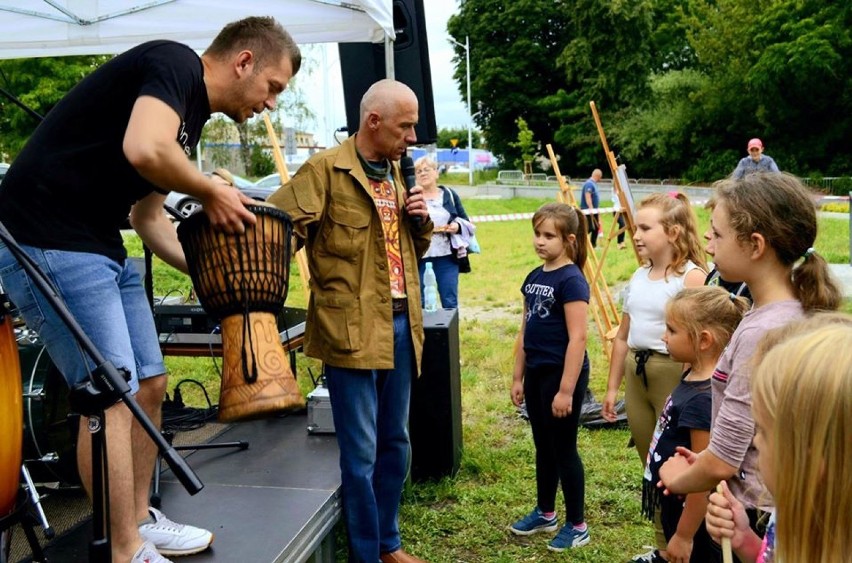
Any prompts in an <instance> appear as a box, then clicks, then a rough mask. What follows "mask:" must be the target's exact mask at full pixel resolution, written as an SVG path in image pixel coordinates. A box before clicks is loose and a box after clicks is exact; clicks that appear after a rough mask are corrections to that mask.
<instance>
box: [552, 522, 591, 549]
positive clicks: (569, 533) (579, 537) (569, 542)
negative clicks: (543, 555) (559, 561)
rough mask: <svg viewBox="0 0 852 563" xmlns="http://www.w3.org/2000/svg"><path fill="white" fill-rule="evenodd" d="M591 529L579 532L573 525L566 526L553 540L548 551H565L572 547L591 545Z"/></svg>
mask: <svg viewBox="0 0 852 563" xmlns="http://www.w3.org/2000/svg"><path fill="white" fill-rule="evenodd" d="M589 539H590V538H589V529H588V528H586V529H585V530H583V531H582V532H581V531H580V530H577V529H575V528H574V526H572V525H571V524H565V525H564V526H562V529H561V530H559V533H558V534H556V537H555V538H553V539H552V540H551V541H550V543H549V544H547V549H549V550H550V551H565V550H566V549H568V548H571V547H580V546H583V545H586V544H587V543H589Z"/></svg>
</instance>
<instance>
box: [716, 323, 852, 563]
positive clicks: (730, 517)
mask: <svg viewBox="0 0 852 563" xmlns="http://www.w3.org/2000/svg"><path fill="white" fill-rule="evenodd" d="M775 332H776V333H778V334H771V335H769V336H768V337H767V339H768V342H764V344H765V346H764V347H767V348H769V350H768V352H767V353H766V355H765V357H764V358H763V359H762V361H760V362H759V364H758V365H757V367H756V368H755V371H754V375H753V377H752V381H751V392H752V412H753V414H754V420H755V424H756V429H757V433H756V435H755V439H754V441H755V445H756V447H757V449H758V451H759V453H758V465H759V468H760V474H761V476H762V478H763V481H764V483H765V484H766V487H767V489H768V491H769V492H770V493H771V494H772V496H773V498H774V500H775V511H774V514H773V519H772V521H771V523H770V526H769V530H768V531H767V533H766V536H765V537H764V539H763V541H761V539H760V538H759V537H758V536H757V535H756V534H755V533H754V532H753V531H752V530H751V528H750V527H749V525H748V518H747V516H746V514H745V510H744V507H743V505H742V503H740V502H739V501H738V500H737V499H736V498H735V497H734V496H733V495H732V494H731V492H730V489H728V488H727V487H726V486H725V485H724V484H723V487H722V488H723V492H722V493H721V494H718V493H714V494H713V495H711V496H710V506H709V509H708V513H707V529H708V531H709V532H710V534H711V535H712V536H713V537H714V538H716V539H717V540H721V538H722V537H727V538H731V545H732V547H733V548H734V551H735V552H736V554H737V556H738V557H739V558H740V559H741V560H742V561H747V562H752V561H757V562H760V563H770V562H774V563H792V562H795V561H807V562H808V563H841V562H845V561H849V551H850V546H852V511H850V510H849V507H850V506H852V487H849V473H848V467H849V464H850V463H852V317H850V316H849V315H844V314H840V313H825V314H817V315H815V316H814V317H813V318H811V319H808V320H807V321H805V322H803V323H793V326H792V328H791V329H789V330H784V329H782V330H780V331H775ZM775 340H780V343H778V344H777V345H776V346H774V347H772V344H773V342H774V341H775ZM759 354H760V352H758V353H756V354H755V355H756V356H757V355H759Z"/></svg>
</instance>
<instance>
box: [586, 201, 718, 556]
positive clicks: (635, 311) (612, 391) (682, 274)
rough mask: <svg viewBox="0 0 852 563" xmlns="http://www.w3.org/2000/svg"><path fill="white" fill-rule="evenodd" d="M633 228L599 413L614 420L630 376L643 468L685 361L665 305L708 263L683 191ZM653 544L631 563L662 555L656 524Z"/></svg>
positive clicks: (655, 204)
mask: <svg viewBox="0 0 852 563" xmlns="http://www.w3.org/2000/svg"><path fill="white" fill-rule="evenodd" d="M635 223H636V233H635V234H634V235H633V240H634V242H635V243H636V250H637V251H638V253H639V256H640V258H642V260H643V264H642V266H640V267H639V268H638V269H637V270H636V272H635V273H634V274H633V277H632V278H631V279H630V282H629V283H628V285H627V288H626V289H625V290H624V293H623V305H622V317H621V323H620V325H619V327H618V333H617V334H616V336H615V340H614V341H613V346H612V357H611V359H610V367H609V381H608V383H607V393H606V398H605V399H604V403H603V408H602V415H603V417H604V418H605V419H607V420H610V421H613V422H614V421H615V420H616V412H615V403H616V399H617V397H618V391H619V388H620V387H621V382H622V380H623V379H624V378H625V376H626V377H627V384H626V391H625V402H626V410H627V423H628V425H629V427H630V434H631V437H632V438H633V443H634V444H635V445H636V452H637V453H638V454H639V460H640V462H641V463H642V464H643V465H644V463H645V461H646V459H647V457H648V448H649V446H650V444H651V436H652V435H653V433H654V427H655V425H656V423H657V418H658V417H659V416H660V412H661V411H662V410H663V405H664V404H665V402H666V399H667V398H668V396H669V395H670V394H671V392H672V390H673V389H674V388H675V386H677V384H678V383H680V378H681V374H682V371H683V365H682V363H681V362H679V361H676V360H673V359H672V358H671V357H670V356H669V354H668V351H667V350H666V344H665V342H663V333H664V332H665V308H666V303H667V302H668V300H669V299H670V298H671V297H672V296H674V295H675V294H676V293H677V292H678V291H680V290H681V289H683V288H685V287H699V286H702V285H703V284H704V279H705V278H706V277H707V272H706V270H707V266H706V263H705V261H704V260H705V259H704V256H705V254H704V250H703V249H702V248H701V242H700V239H699V236H698V227H697V221H696V219H695V213H694V212H693V210H692V206H691V205H690V202H689V198H687V197H686V195H685V194H682V193H678V192H669V193H655V194H651V195H649V196H647V197H645V198H644V199H643V200H642V201H641V202H640V204H639V207H638V209H637V211H636V217H635ZM656 540H657V541H656V543H657V549H658V550H659V551H660V552H662V553H659V554H657V553H654V552H651V553H648V554H643V555H640V556H636V557H635V558H634V559H633V561H637V562H642V561H654V560H655V559H654V558H655V557H657V558H658V559H660V558H663V557H664V552H665V545H666V542H665V536H664V534H663V530H662V526H661V525H660V523H659V522H657V525H656Z"/></svg>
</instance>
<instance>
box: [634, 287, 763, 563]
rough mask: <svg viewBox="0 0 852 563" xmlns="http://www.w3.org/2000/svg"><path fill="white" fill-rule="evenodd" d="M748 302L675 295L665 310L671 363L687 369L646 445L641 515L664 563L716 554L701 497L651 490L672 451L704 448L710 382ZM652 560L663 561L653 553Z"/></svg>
mask: <svg viewBox="0 0 852 563" xmlns="http://www.w3.org/2000/svg"><path fill="white" fill-rule="evenodd" d="M749 303H750V302H749V301H748V300H747V299H746V298H744V297H737V296H735V295H734V294H733V293H729V292H728V291H727V290H726V289H724V288H722V287H719V286H704V287H693V288H686V289H682V290H680V291H679V292H678V293H676V294H675V296H674V297H672V298H671V299H670V300H669V302H668V303H667V304H666V332H665V334H664V335H663V342H665V343H666V348H667V349H668V352H669V355H670V356H671V358H672V359H673V360H676V361H678V362H683V363H685V364H688V365H689V369H687V370H686V371H685V372H684V374H683V379H682V380H681V382H680V384H679V385H678V386H677V387H675V388H674V391H672V394H671V395H669V398H668V399H667V400H666V402H665V405H664V406H663V410H662V412H661V413H660V418H659V419H658V420H657V427H656V429H655V430H654V435H653V437H652V439H651V447H650V449H649V450H648V459H647V461H646V463H645V475H644V479H643V481H642V512H643V513H644V514H645V516H647V517H648V519H650V520H653V519H654V512H655V511H656V508H657V507H658V506H659V507H660V519H661V521H662V526H663V533H664V534H665V536H666V541H667V542H668V546H667V549H666V555H667V557H668V560H669V561H689V562H690V563H700V562H714V561H717V560H718V559H717V557H718V555H717V554H718V551H717V548H715V547H714V545H713V544H714V542H713V541H712V540H711V539H710V536H709V535H708V534H707V530H706V529H705V528H704V513H705V512H706V510H707V493H706V492H701V493H694V494H691V495H687V496H686V499H684V498H683V497H679V496H677V495H670V496H664V495H663V494H662V490H661V489H658V488H657V482H658V481H659V480H660V475H659V470H660V466H661V465H662V464H663V463H665V461H666V460H667V459H669V458H670V457H671V456H673V455H674V454H675V452H676V450H677V448H678V447H683V448H688V449H690V450H691V451H694V452H698V451H701V450H703V449H705V448H706V447H707V444H708V443H709V442H710V418H711V416H710V413H711V396H710V377H711V376H712V375H713V370H714V369H715V367H716V362H717V361H718V360H719V356H720V355H721V354H722V351H723V350H724V349H725V346H727V345H728V341H729V340H730V339H731V335H732V334H733V333H734V330H735V329H736V328H737V325H739V324H740V321H741V320H742V318H743V315H744V314H745V313H746V311H747V310H748V308H749ZM653 557H654V560H660V561H665V560H666V559H663V558H662V556H660V555H658V554H657V553H656V552H655V553H654V556H653Z"/></svg>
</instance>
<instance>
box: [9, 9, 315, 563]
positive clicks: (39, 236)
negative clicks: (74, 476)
mask: <svg viewBox="0 0 852 563" xmlns="http://www.w3.org/2000/svg"><path fill="white" fill-rule="evenodd" d="M300 64H301V54H300V52H299V48H298V46H297V45H296V44H295V43H294V42H293V39H292V38H291V37H290V35H289V34H288V33H287V32H286V31H285V30H284V29H283V28H282V27H281V26H280V25H279V24H278V23H277V22H276V21H275V20H274V19H272V18H265V17H250V18H246V19H243V20H240V21H237V22H233V23H230V24H228V25H227V26H225V28H223V29H222V31H221V32H220V33H219V35H218V36H217V37H216V38H215V39H214V41H213V43H212V44H211V45H210V47H209V48H208V49H207V50H206V51H205V52H204V54H203V55H201V56H200V57H199V56H198V55H197V54H196V53H195V52H194V51H192V50H191V49H190V48H189V47H187V46H185V45H181V44H179V43H174V42H171V41H151V42H148V43H144V44H142V45H139V46H137V47H134V48H132V49H130V50H128V51H127V52H125V53H123V54H121V55H118V56H116V57H115V58H113V59H112V60H110V61H109V62H107V63H105V64H104V65H102V66H101V67H100V68H98V69H97V70H95V71H94V72H93V73H91V74H90V75H89V76H87V77H86V78H84V79H83V80H82V81H81V82H80V83H79V84H78V85H77V86H75V87H74V88H73V89H72V90H71V91H70V92H68V94H67V95H66V96H65V97H64V98H63V99H62V100H60V102H59V103H58V104H57V105H56V106H55V107H54V108H53V109H52V110H51V111H50V112H49V113H48V114H47V116H46V118H45V119H44V121H43V122H42V123H41V125H40V126H39V127H38V128H37V129H36V131H35V132H34V133H33V135H32V136H31V138H30V140H29V141H28V143H27V144H26V146H25V147H24V148H23V150H22V151H21V153H20V154H19V155H18V157H17V158H16V159H15V160H14V162H13V163H12V166H11V168H10V169H9V172H8V174H7V176H6V177H5V179H4V181H3V187H2V190H0V221H2V223H3V224H4V225H5V227H6V228H7V229H8V231H9V233H10V234H11V235H12V237H13V238H14V239H15V241H16V242H17V243H18V244H20V245H21V247H22V249H23V250H24V251H25V252H26V253H27V254H28V255H29V256H30V257H32V259H33V260H34V261H35V263H36V264H38V265H39V266H40V269H41V270H42V271H43V272H45V273H46V274H48V277H49V278H50V279H51V281H52V282H53V284H54V285H55V287H56V288H57V292H58V294H59V295H60V296H61V297H62V299H63V300H64V302H65V303H66V305H67V307H68V309H69V311H70V313H71V314H72V316H73V317H74V318H75V320H76V321H77V323H78V324H79V325H80V327H81V328H82V329H83V332H85V333H86V335H87V336H88V337H89V339H90V340H91V341H92V343H93V344H94V346H95V348H96V349H97V350H98V351H99V352H100V353H101V354H102V355H103V356H104V357H105V358H106V359H107V360H108V361H109V362H111V363H112V364H113V365H114V366H115V367H116V368H118V369H120V370H126V371H127V372H128V373H129V374H130V388H131V392H132V393H135V398H136V402H137V403H138V404H139V406H140V407H142V409H143V410H144V411H145V412H146V414H147V415H148V416H149V417H150V418H151V420H152V421H153V422H154V423H155V424H156V425H159V422H160V416H161V405H162V401H163V398H164V395H165V390H166V377H165V365H164V364H163V358H162V354H161V353H160V348H159V342H158V335H157V333H156V330H155V328H154V323H153V317H152V315H151V310H150V306H149V304H148V301H147V297H146V295H145V292H144V290H143V288H142V283H141V279H140V276H139V274H138V273H137V272H136V271H135V270H134V266H133V265H132V264H131V263H130V261H128V260H126V257H127V253H126V251H125V248H124V245H123V241H122V237H121V232H120V229H121V228H122V227H123V226H124V225H125V222H126V220H127V218H128V215H129V217H130V223H131V225H132V226H133V228H134V229H135V230H136V232H137V233H138V234H139V236H140V237H141V239H142V241H143V242H144V243H145V244H146V245H147V246H148V247H149V248H150V249H151V250H153V252H154V253H155V254H157V255H158V256H159V257H160V258H162V259H163V260H164V261H165V262H166V263H168V264H169V265H171V266H173V267H175V268H177V269H178V270H181V271H183V272H187V263H186V257H185V256H184V252H183V249H182V247H181V245H180V243H179V241H178V239H177V236H176V233H175V229H174V227H173V226H172V225H171V223H170V222H169V220H168V219H167V217H166V215H165V213H164V212H163V203H164V200H165V197H166V195H167V194H168V193H169V191H170V190H175V191H180V192H183V193H186V194H190V195H192V196H194V197H195V198H197V199H198V200H199V201H200V202H201V203H202V205H203V206H204V211H205V212H206V214H207V216H208V217H209V219H210V222H211V224H212V225H213V227H214V228H216V229H219V230H222V231H224V232H228V233H241V232H243V231H244V229H245V224H254V223H255V220H256V219H255V216H254V215H253V214H252V213H250V212H249V211H248V210H247V209H246V208H245V206H244V205H245V204H250V203H252V200H251V199H250V198H248V197H246V196H245V195H243V194H242V193H241V192H240V191H239V190H234V189H231V188H228V187H223V186H221V185H217V183H216V182H214V181H213V180H212V179H211V178H209V177H207V176H205V175H204V174H202V173H201V172H200V171H199V170H198V169H197V168H196V167H195V166H194V165H193V164H192V163H190V161H189V160H188V158H187V156H188V155H189V154H190V151H191V149H192V147H193V146H194V145H196V144H197V143H198V140H199V138H200V136H201V130H202V127H203V126H204V124H205V123H206V122H207V120H208V119H209V118H210V115H211V114H212V113H214V112H221V113H224V114H225V115H227V116H228V117H230V118H231V119H233V120H234V121H237V122H244V121H245V120H246V119H248V118H249V117H251V116H252V115H254V114H257V113H260V112H262V111H263V110H265V109H272V108H274V107H275V104H276V97H277V96H278V95H279V94H280V93H281V92H282V91H283V90H284V88H286V86H287V84H288V82H289V81H290V79H291V78H292V76H293V75H295V74H296V72H298V70H299V66H300ZM0 283H1V284H2V286H3V288H4V289H5V290H6V291H7V293H8V294H9V296H10V298H11V300H12V301H13V302H14V303H15V305H16V306H17V307H18V309H19V310H20V312H21V315H22V316H23V318H24V320H25V321H26V322H27V324H28V325H29V327H30V328H32V329H33V330H35V331H37V332H38V333H39V336H40V338H41V340H42V341H43V342H44V345H45V347H46V348H47V350H48V352H49V353H50V356H51V358H52V360H53V361H54V363H55V364H56V365H57V367H58V368H59V370H60V371H61V372H62V373H63V374H64V375H65V377H66V379H67V380H68V383H69V385H71V386H74V385H76V384H79V383H81V382H84V381H85V380H86V379H87V378H88V376H89V373H90V372H91V371H92V369H93V366H92V365H91V363H92V362H91V361H89V360H87V359H86V360H84V356H83V355H82V354H81V353H80V348H79V345H78V344H77V342H76V340H75V339H74V338H73V337H72V335H71V333H70V331H69V330H68V328H67V327H66V326H65V325H64V323H63V322H62V320H61V318H60V317H59V316H58V315H57V313H56V312H55V311H54V310H53V307H52V306H51V305H50V303H49V302H48V301H46V300H45V298H44V297H43V296H42V295H41V293H40V292H38V291H34V290H33V289H31V288H32V287H33V286H32V285H31V283H30V280H29V278H28V274H26V273H25V272H24V271H23V270H22V269H21V267H20V266H19V264H18V262H17V260H16V259H15V258H14V256H13V255H12V253H11V252H10V251H9V249H8V248H7V247H6V246H5V245H4V244H2V243H0ZM106 419H107V421H108V422H109V424H108V425H107V426H106V428H107V432H106V445H107V452H108V460H107V461H108V467H109V485H110V487H109V489H110V494H109V508H110V513H109V523H110V532H111V537H110V539H111V549H112V560H113V561H116V562H120V563H124V562H126V561H131V562H137V561H139V562H141V561H148V562H149V563H154V562H159V563H162V562H163V561H167V560H166V559H165V558H164V557H163V556H162V555H187V554H190V553H195V552H198V551H201V550H204V549H206V548H207V547H208V546H209V545H210V543H211V542H212V539H213V538H212V534H211V533H210V532H208V531H206V530H202V529H200V528H195V527H193V526H184V525H178V524H174V523H173V522H171V521H169V520H168V519H167V518H166V517H165V516H163V514H162V513H161V512H159V511H157V510H154V509H150V508H149V507H148V492H149V485H150V479H151V476H152V474H153V467H154V460H155V458H156V453H157V451H156V447H155V444H153V442H152V441H151V440H150V439H149V438H148V436H147V435H145V431H144V429H143V428H142V427H141V426H140V425H139V423H138V421H136V420H135V419H134V417H133V416H132V413H131V411H130V409H129V408H128V407H127V406H126V405H125V404H124V403H123V402H119V403H117V404H115V405H113V406H111V407H109V408H108V409H106ZM80 429H81V430H80V432H79V439H78V450H79V456H78V459H79V468H80V474H81V477H82V480H83V482H84V484H85V486H86V487H87V488H88V489H89V490H90V491H91V455H90V454H89V452H90V447H91V438H90V435H89V433H88V432H87V431H86V420H83V421H81V424H80Z"/></svg>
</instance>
